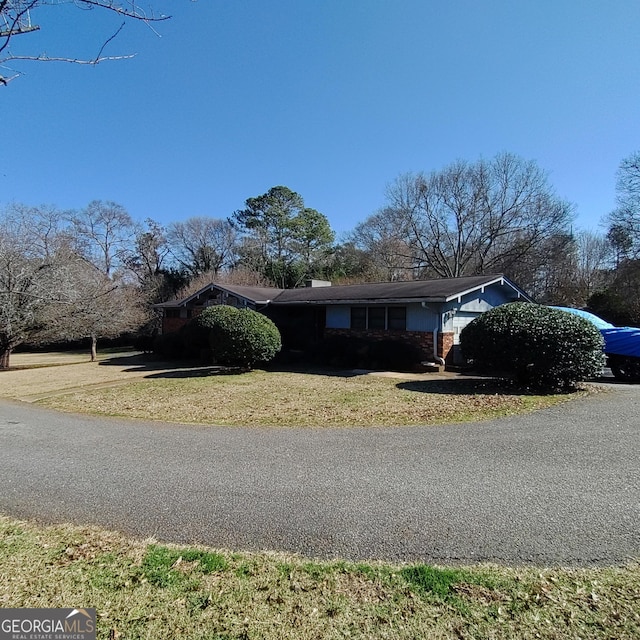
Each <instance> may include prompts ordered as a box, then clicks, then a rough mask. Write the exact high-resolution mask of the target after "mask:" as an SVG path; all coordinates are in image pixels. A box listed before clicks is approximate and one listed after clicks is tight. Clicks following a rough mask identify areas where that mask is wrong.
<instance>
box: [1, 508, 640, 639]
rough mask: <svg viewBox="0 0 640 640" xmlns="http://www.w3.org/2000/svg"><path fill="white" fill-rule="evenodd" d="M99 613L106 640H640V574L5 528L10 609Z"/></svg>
mask: <svg viewBox="0 0 640 640" xmlns="http://www.w3.org/2000/svg"><path fill="white" fill-rule="evenodd" d="M72 606H76V607H78V606H82V607H95V608H96V610H97V615H98V638H100V639H106V638H118V639H120V640H124V639H125V638H126V639H127V640H135V639H143V638H145V639H153V640H165V639H166V640H174V639H175V638H180V639H181V640H196V639H197V640H203V639H204V640H206V639H208V640H214V639H215V640H223V639H224V640H227V639H231V638H236V639H237V638H248V639H258V638H260V639H265V640H289V639H291V640H324V639H326V640H329V639H334V638H335V639H337V638H358V639H360V638H361V639H365V638H375V639H378V638H389V639H393V640H399V639H407V640H408V639H416V638H429V639H431V638H447V639H449V638H456V639H460V638H463V639H466V638H468V639H478V640H480V639H482V640H484V639H486V638H496V639H507V638H512V639H516V638H518V639H524V640H528V639H534V638H545V639H556V640H578V639H581V640H587V639H601V638H602V639H604V638H611V639H613V638H615V639H616V640H631V639H632V638H638V637H640V570H639V568H638V565H636V564H630V565H628V566H626V567H618V568H593V569H541V568H536V567H518V568H506V567H501V566H497V565H477V566H470V567H455V568H447V567H432V566H428V565H390V564H385V563H380V562H374V563H359V564H354V563H348V562H341V561H333V562H318V561H309V560H306V559H304V558H300V557H298V556H291V555H285V554H276V553H254V554H249V553H234V552H230V551H225V550H214V549H206V548H193V547H190V548H187V547H184V546H176V545H162V544H158V543H157V542H155V541H151V540H147V541H138V540H132V539H130V538H127V537H125V536H122V535H119V534H116V533H112V532H108V531H104V530H100V529H97V528H80V527H73V526H68V525H66V526H53V527H41V526H35V525H33V524H30V523H27V522H21V521H16V520H13V519H10V518H7V517H2V516H0V607H3V608H10V607H72Z"/></svg>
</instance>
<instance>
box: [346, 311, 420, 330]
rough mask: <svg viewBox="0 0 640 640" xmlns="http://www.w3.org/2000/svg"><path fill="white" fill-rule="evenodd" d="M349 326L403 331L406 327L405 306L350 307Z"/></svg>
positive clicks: (360, 328)
mask: <svg viewBox="0 0 640 640" xmlns="http://www.w3.org/2000/svg"><path fill="white" fill-rule="evenodd" d="M351 328H352V329H359V330H363V329H372V330H377V331H385V330H390V331H404V330H405V329H406V328H407V308H406V307H378V306H375V307H351Z"/></svg>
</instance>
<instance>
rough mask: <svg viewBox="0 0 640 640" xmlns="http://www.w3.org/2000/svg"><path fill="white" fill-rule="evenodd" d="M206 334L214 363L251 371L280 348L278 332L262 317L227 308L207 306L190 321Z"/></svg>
mask: <svg viewBox="0 0 640 640" xmlns="http://www.w3.org/2000/svg"><path fill="white" fill-rule="evenodd" d="M194 324H195V325H197V327H198V329H199V330H200V331H202V330H204V331H206V332H207V339H208V344H209V347H210V349H211V354H212V356H213V359H214V361H215V362H216V363H217V364H222V365H227V366H235V367H243V368H246V369H251V368H252V367H253V366H254V365H255V364H257V363H265V362H269V361H270V360H272V359H273V358H274V357H275V356H276V354H277V353H278V352H279V351H280V349H281V348H282V340H281V337H280V332H279V331H278V328H277V327H276V325H275V324H274V323H273V322H272V321H271V320H269V318H267V317H266V316H264V315H263V314H261V313H258V312H257V311H252V310H251V309H236V308H235V307H230V306H228V305H217V306H214V307H208V308H207V309H205V310H204V311H203V312H202V313H201V314H200V315H199V316H198V317H197V318H195V320H194Z"/></svg>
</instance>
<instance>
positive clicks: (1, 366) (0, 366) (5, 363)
mask: <svg viewBox="0 0 640 640" xmlns="http://www.w3.org/2000/svg"><path fill="white" fill-rule="evenodd" d="M12 351H13V349H11V348H4V349H3V350H2V351H0V371H6V370H7V369H8V368H9V358H10V356H11V352H12Z"/></svg>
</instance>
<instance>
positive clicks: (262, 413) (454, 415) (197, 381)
mask: <svg viewBox="0 0 640 640" xmlns="http://www.w3.org/2000/svg"><path fill="white" fill-rule="evenodd" d="M159 375H161V376H162V375H164V374H159ZM567 397H568V396H529V395H517V394H510V393H505V392H504V389H502V388H501V387H500V386H497V385H496V384H495V383H494V382H491V381H489V382H487V381H482V380H465V379H462V378H455V379H450V380H437V379H436V380H410V379H409V380H402V379H397V378H387V377H378V376H372V375H337V374H336V375H326V374H324V375H323V374H318V373H315V374H314V373H288V372H267V371H252V372H250V373H244V374H236V375H211V376H204V377H187V378H183V377H179V378H171V377H158V378H153V379H145V380H138V381H132V382H131V383H129V384H126V385H120V386H110V387H106V388H97V389H82V390H74V391H72V392H69V393H66V394H64V395H54V396H51V397H48V398H45V399H43V400H42V401H41V403H42V404H44V405H46V406H48V407H51V408H54V409H59V410H63V411H73V412H81V413H94V414H100V415H108V416H122V417H133V418H142V419H151V420H153V419H158V418H160V419H162V420H164V421H169V422H184V423H193V424H217V425H229V426H245V425H254V426H281V427H295V426H302V427H319V426H395V425H429V424H440V423H444V422H457V421H463V420H479V419H486V418H490V417H496V416H505V415H513V414H515V413H521V412H524V411H530V410H533V409H537V408H541V407H546V406H549V405H551V404H555V403H557V402H560V401H563V400H566V399H567Z"/></svg>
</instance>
